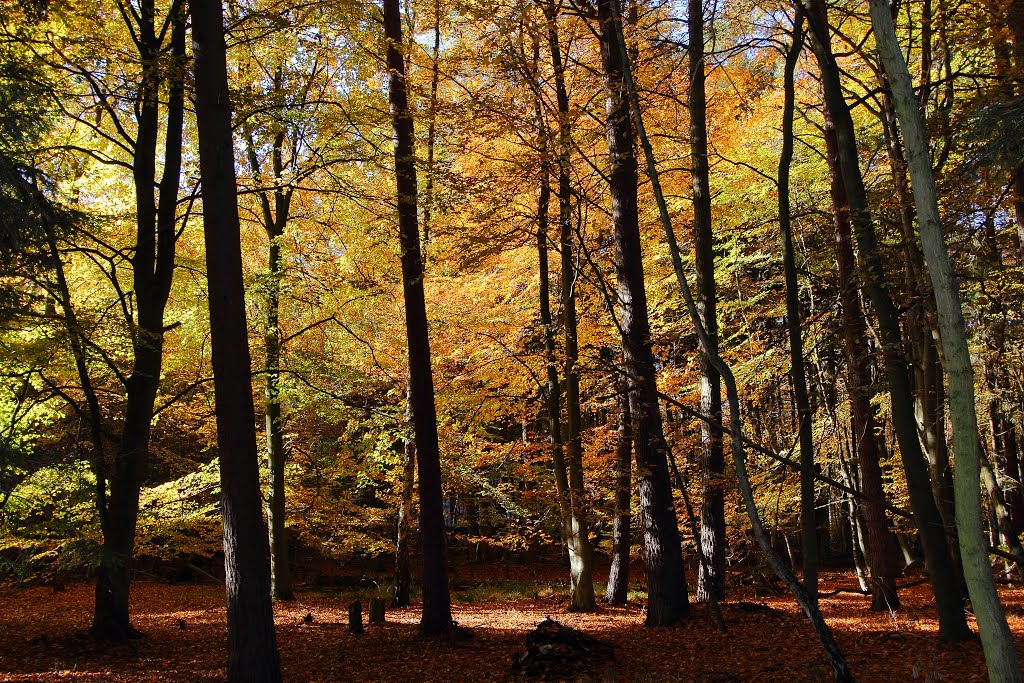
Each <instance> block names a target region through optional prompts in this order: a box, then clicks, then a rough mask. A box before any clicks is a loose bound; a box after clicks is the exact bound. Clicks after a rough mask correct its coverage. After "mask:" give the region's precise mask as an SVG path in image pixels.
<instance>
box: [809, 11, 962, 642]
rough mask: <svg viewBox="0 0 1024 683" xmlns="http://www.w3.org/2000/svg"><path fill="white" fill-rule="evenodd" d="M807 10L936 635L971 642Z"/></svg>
mask: <svg viewBox="0 0 1024 683" xmlns="http://www.w3.org/2000/svg"><path fill="white" fill-rule="evenodd" d="M802 1H803V2H804V3H805V5H806V6H807V11H808V23H809V25H810V27H811V31H810V35H811V47H812V49H813V51H814V53H815V56H816V58H817V61H818V66H819V69H820V72H821V81H822V90H823V92H824V96H825V107H826V109H827V110H828V112H829V115H830V116H831V119H832V123H833V126H834V131H835V136H836V143H837V154H836V156H837V159H838V165H839V169H840V173H841V176H842V180H843V185H844V186H845V189H846V194H847V201H848V205H849V209H850V218H851V223H852V227H853V232H854V235H855V237H856V240H857V248H858V252H859V256H860V276H861V282H860V284H861V288H862V289H863V290H864V292H865V294H867V296H868V298H869V299H870V300H871V303H872V306H873V307H874V309H875V315H876V316H877V318H878V329H879V334H880V337H881V343H882V355H883V357H884V360H885V370H886V377H887V380H888V384H889V394H890V397H891V405H892V420H893V428H894V430H895V432H896V438H897V441H898V443H899V447H900V457H901V459H902V461H903V469H904V472H905V473H906V477H907V489H908V492H909V494H910V503H911V508H912V509H913V512H914V521H915V523H916V524H917V527H918V530H919V531H920V532H921V538H922V542H923V546H924V549H925V556H926V558H927V567H928V575H929V578H930V580H931V583H932V590H933V592H934V594H935V604H936V610H937V612H938V614H939V624H940V628H939V630H940V633H941V635H942V637H943V639H945V640H949V641H960V640H964V639H966V638H970V637H971V632H970V629H969V628H968V627H967V620H966V617H965V615H964V609H963V603H962V601H961V599H960V587H959V583H958V581H957V578H956V572H955V570H954V569H953V563H952V559H951V556H950V552H949V544H948V543H947V541H946V535H945V532H944V528H943V526H942V517H941V516H940V515H939V510H938V507H937V506H936V505H935V499H934V498H933V497H932V492H931V482H930V479H929V475H928V466H927V464H926V463H925V459H924V454H923V453H922V451H921V442H920V440H919V439H918V435H917V425H916V422H915V419H914V400H913V394H912V391H911V383H910V372H909V369H908V367H907V362H906V356H905V353H904V349H903V338H902V332H901V330H900V323H899V317H898V313H897V311H896V306H895V305H894V304H893V300H892V297H891V295H890V294H889V289H888V286H887V284H886V277H885V270H884V267H883V264H882V259H881V255H880V253H879V248H878V241H877V238H876V236H875V226H874V222H873V220H872V217H871V212H870V210H869V208H868V204H867V195H866V191H865V188H864V179H863V177H862V176H861V173H860V166H859V161H858V155H857V141H856V137H855V134H854V127H853V119H852V117H851V116H850V109H849V106H848V105H847V104H846V100H845V98H844V96H843V91H842V85H841V83H840V77H839V67H838V65H837V64H836V61H835V57H834V56H833V55H832V51H831V47H830V42H829V27H828V19H827V15H826V11H825V5H824V3H823V2H822V1H821V0H802Z"/></svg>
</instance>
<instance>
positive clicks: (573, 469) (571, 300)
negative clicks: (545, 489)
mask: <svg viewBox="0 0 1024 683" xmlns="http://www.w3.org/2000/svg"><path fill="white" fill-rule="evenodd" d="M544 11H545V15H546V18H547V25H548V47H549V49H550V52H551V64H552V67H553V69H554V72H555V79H554V80H555V98H556V101H557V104H558V144H557V147H558V149H557V151H558V226H559V242H560V245H559V246H560V250H561V257H562V281H561V289H562V317H563V326H564V329H565V406H566V425H565V426H566V434H565V464H566V466H567V467H568V472H569V474H568V490H569V512H570V516H569V525H568V528H567V529H566V531H567V532H568V539H569V540H568V543H567V546H568V550H569V571H570V574H571V578H572V589H573V590H572V605H571V607H570V609H572V610H574V611H581V612H591V611H593V610H595V609H597V603H596V601H595V598H594V578H593V574H594V559H593V556H594V553H593V549H592V548H591V545H590V536H589V528H588V522H587V510H586V502H585V500H584V481H583V445H582V441H581V439H580V421H581V420H580V380H579V375H578V374H577V373H578V371H577V369H576V362H577V358H578V355H579V352H578V349H577V342H576V286H577V283H576V267H575V264H574V263H573V239H572V187H571V185H570V178H569V170H570V169H569V164H570V163H571V159H570V155H571V151H572V141H571V138H570V121H569V95H568V93H567V91H566V88H565V66H564V64H563V62H562V51H561V47H560V45H559V41H558V28H557V21H558V9H557V7H556V6H555V4H554V2H553V0H549V2H548V4H547V5H546V6H545V8H544ZM556 476H557V474H556Z"/></svg>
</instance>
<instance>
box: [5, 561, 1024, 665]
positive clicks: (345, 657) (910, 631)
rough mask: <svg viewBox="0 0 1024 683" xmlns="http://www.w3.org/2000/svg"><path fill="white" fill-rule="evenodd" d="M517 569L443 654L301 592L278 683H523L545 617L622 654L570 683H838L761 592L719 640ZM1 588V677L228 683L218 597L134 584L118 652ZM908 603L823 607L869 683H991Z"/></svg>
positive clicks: (1021, 633)
mask: <svg viewBox="0 0 1024 683" xmlns="http://www.w3.org/2000/svg"><path fill="white" fill-rule="evenodd" d="M516 569H517V571H516V572H514V573H515V574H516V575H517V576H510V574H511V573H512V572H510V571H509V568H508V566H507V565H505V566H503V567H501V568H500V569H499V568H498V567H490V568H488V567H483V568H477V570H476V571H475V574H476V576H467V575H466V574H464V573H463V574H460V576H459V582H460V585H461V586H462V587H463V588H462V589H461V590H460V589H456V590H453V591H452V597H453V612H454V615H455V619H456V620H457V621H458V623H459V624H460V625H461V626H463V627H466V628H467V629H468V630H469V633H470V635H469V637H465V638H456V639H452V640H451V641H444V642H432V641H425V640H423V639H422V638H420V637H419V636H418V635H417V624H418V621H419V610H418V607H411V608H407V609H400V610H388V612H387V623H385V624H383V625H368V626H367V629H366V633H364V634H363V635H358V636H357V635H351V634H349V633H348V628H347V607H348V605H349V603H350V601H351V600H352V599H353V595H352V594H351V593H349V594H343V593H339V592H337V591H330V590H326V589H321V590H307V591H301V590H300V591H299V599H298V600H297V601H296V602H294V603H278V604H277V606H276V619H277V637H278V643H279V646H280V650H281V659H282V668H283V672H284V678H285V680H286V681H472V682H476V681H509V680H511V681H515V680H523V679H522V678H517V676H516V674H515V673H514V672H513V668H512V660H513V656H514V655H515V653H517V652H520V651H523V650H524V649H525V640H526V635H527V634H528V633H529V632H530V631H531V630H532V629H533V628H534V627H535V626H536V625H537V624H538V623H539V622H540V621H542V620H543V619H544V618H545V617H548V616H550V617H552V618H554V619H556V620H558V621H559V622H561V623H562V624H565V625H566V626H571V627H573V628H575V629H578V630H580V631H583V632H585V633H587V634H589V635H591V636H594V637H596V638H598V639H601V640H603V641H605V642H607V643H610V644H612V645H614V648H615V649H614V659H612V660H609V661H605V662H595V663H594V665H593V666H592V668H591V669H590V670H589V672H586V671H581V672H580V675H579V676H577V678H576V679H575V680H586V677H585V675H584V674H587V673H589V675H591V676H593V677H594V678H596V680H602V681H604V680H618V681H623V682H627V683H632V682H634V681H645V682H659V683H660V682H662V681H664V682H666V683H667V682H668V681H679V682H683V681H704V682H711V681H717V682H724V681H758V682H768V681H827V680H830V678H829V676H828V671H827V669H826V667H825V665H824V663H823V657H822V655H821V648H820V647H819V646H818V643H817V640H816V638H815V637H814V634H813V632H812V631H811V629H810V627H809V626H808V624H807V621H806V620H805V619H804V618H803V615H802V614H801V613H799V611H798V609H797V607H796V605H795V603H794V602H793V600H792V599H791V598H789V597H788V596H787V595H778V596H769V597H755V595H754V590H753V588H751V587H737V588H730V589H729V595H728V599H727V601H726V603H724V605H723V612H724V615H725V619H726V622H727V625H728V633H726V634H722V633H720V632H719V631H718V629H717V627H716V626H715V623H714V622H713V620H712V618H711V615H710V612H709V610H708V609H707V608H706V607H705V606H704V605H694V606H693V609H692V612H691V616H690V618H689V619H688V620H687V621H686V622H685V623H683V624H681V625H680V626H678V627H675V628H660V629H648V628H644V627H643V616H644V615H643V605H642V604H641V603H640V602H639V601H638V602H635V603H631V604H630V605H629V606H626V607H615V608H609V607H602V608H601V609H600V611H598V612H597V613H595V614H577V613H568V612H567V611H566V606H567V603H566V599H565V595H564V590H565V589H564V587H563V586H560V585H558V584H556V583H552V582H551V581H547V582H545V581H544V580H540V579H538V577H539V576H540V575H541V574H540V571H539V570H534V571H533V572H532V574H531V573H530V571H529V570H528V569H526V568H516ZM552 569H553V568H552ZM500 574H504V575H505V577H506V578H504V579H503V578H500V577H499V575H500ZM822 578H823V581H822V586H821V589H822V591H823V592H828V591H831V590H835V589H837V588H849V589H853V588H856V583H855V581H854V579H853V578H852V577H851V575H850V574H849V573H845V574H839V573H828V572H826V573H825V574H824V575H823V577H822ZM907 580H908V579H906V578H905V579H904V581H907ZM2 590H3V592H2V593H0V681H133V682H136V681H139V682H141V681H161V682H164V681H182V682H187V681H215V680H223V678H224V677H225V659H226V647H227V637H226V626H225V610H224V593H223V587H221V586H217V585H215V584H212V583H211V584H166V583H150V582H143V581H140V582H137V583H136V584H134V586H133V588H132V610H133V614H134V625H135V626H136V628H139V629H140V630H141V631H143V633H144V634H145V635H144V637H142V638H140V639H139V640H136V641H133V642H130V643H127V644H120V645H111V644H108V643H102V642H98V641H95V640H93V639H91V638H90V637H89V636H88V635H87V633H86V629H87V628H88V625H89V620H90V613H91V609H92V599H93V586H92V584H90V583H85V582H78V583H73V584H69V585H68V586H67V587H66V589H65V590H63V591H60V592H55V591H54V590H53V589H52V588H49V587H35V588H30V589H26V590H21V591H15V590H13V589H12V588H10V587H5V588H3V589H2ZM1001 592H1002V596H1003V600H1004V603H1005V604H1006V608H1007V612H1008V615H1009V619H1010V626H1011V628H1012V629H1013V631H1014V633H1015V634H1016V636H1017V647H1018V651H1020V652H1021V653H1022V654H1024V589H1021V588H1008V587H1005V586H1004V587H1002V588H1001ZM364 595H369V594H368V593H367V594H364ZM634 595H639V593H631V597H633V596H634ZM900 596H901V599H902V600H903V603H904V607H903V609H901V610H899V611H897V612H894V613H889V612H885V613H878V612H871V611H869V610H868V604H869V603H868V601H867V599H866V598H865V597H863V596H860V595H856V594H852V593H845V592H844V593H839V594H837V595H834V596H831V597H827V598H823V599H822V600H821V605H822V608H823V610H824V613H825V617H826V619H827V620H828V622H829V624H830V625H831V626H832V628H833V629H834V630H835V632H836V637H837V639H838V641H839V644H840V646H841V647H842V648H843V651H844V652H845V654H846V656H847V658H848V660H849V662H850V666H851V668H852V669H853V672H854V675H855V676H856V677H857V679H858V680H859V681H887V682H888V681H922V682H924V681H946V682H950V683H952V682H956V683H960V682H968V681H979V682H981V681H984V680H986V676H985V674H984V661H983V658H982V651H981V645H980V644H979V642H978V641H977V640H976V639H975V640H974V641H971V642H967V643H960V644H954V645H948V644H947V645H944V644H942V643H940V642H939V640H938V638H937V623H936V620H935V616H934V611H933V610H932V609H929V605H930V604H931V596H930V595H929V589H928V586H927V585H926V584H918V585H915V586H912V587H908V588H905V589H903V590H901V592H900ZM364 605H365V602H364ZM364 613H365V609H364ZM307 614H308V615H311V616H312V621H311V622H310V621H309V619H308V618H307V616H306V615H307ZM307 622H308V623H307ZM972 626H974V624H973V620H972ZM609 669H612V670H614V672H615V676H614V677H613V676H611V675H609V672H608V670H609Z"/></svg>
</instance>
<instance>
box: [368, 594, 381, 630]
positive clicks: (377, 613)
mask: <svg viewBox="0 0 1024 683" xmlns="http://www.w3.org/2000/svg"><path fill="white" fill-rule="evenodd" d="M370 623H371V624H383V623H384V598H370Z"/></svg>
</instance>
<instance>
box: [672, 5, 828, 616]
mask: <svg viewBox="0 0 1024 683" xmlns="http://www.w3.org/2000/svg"><path fill="white" fill-rule="evenodd" d="M687 27H688V30H689V48H688V56H689V69H690V91H689V108H690V166H691V170H690V174H691V176H692V179H693V232H694V241H693V250H694V257H695V258H694V260H695V262H696V265H697V310H698V311H699V312H700V316H701V321H702V322H703V323H704V328H705V329H706V330H707V333H708V342H709V343H710V344H711V346H712V348H711V349H710V350H708V351H706V352H704V353H702V354H701V360H700V408H701V412H702V413H704V414H705V415H707V416H708V417H710V418H711V419H713V420H714V421H715V422H721V421H722V379H721V377H719V375H718V370H716V369H715V367H714V364H713V363H711V362H710V360H709V359H708V357H707V354H708V353H712V354H714V353H718V313H717V297H716V294H715V251H714V247H715V245H714V234H713V233H712V228H711V190H710V184H709V175H710V172H709V168H708V129H707V100H706V96H705V89H704V81H705V76H704V67H705V64H704V4H703V2H702V0H689V2H688V17H687ZM700 440H701V470H702V476H703V481H702V486H701V506H700V544H701V546H702V547H703V549H704V555H705V557H706V558H707V560H708V561H707V569H706V570H705V566H704V564H701V565H700V575H699V579H698V581H697V599H698V600H700V601H702V602H707V601H709V600H710V599H711V598H714V599H715V600H722V599H723V598H724V597H725V487H724V485H723V482H724V477H723V473H724V471H725V454H724V452H723V450H722V432H721V431H720V430H718V429H716V428H715V427H713V426H711V425H710V424H708V423H707V422H701V425H700ZM812 486H813V482H812ZM812 510H813V506H812Z"/></svg>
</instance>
